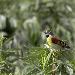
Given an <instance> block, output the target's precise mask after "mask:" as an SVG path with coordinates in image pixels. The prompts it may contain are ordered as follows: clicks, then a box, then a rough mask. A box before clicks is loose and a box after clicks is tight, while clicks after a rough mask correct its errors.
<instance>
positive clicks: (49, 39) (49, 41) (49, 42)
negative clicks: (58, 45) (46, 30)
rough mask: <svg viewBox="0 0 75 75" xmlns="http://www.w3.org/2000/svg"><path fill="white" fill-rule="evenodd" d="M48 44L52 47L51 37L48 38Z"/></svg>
mask: <svg viewBox="0 0 75 75" xmlns="http://www.w3.org/2000/svg"><path fill="white" fill-rule="evenodd" d="M47 43H48V45H49V46H51V45H52V40H51V37H50V36H49V37H48V38H47Z"/></svg>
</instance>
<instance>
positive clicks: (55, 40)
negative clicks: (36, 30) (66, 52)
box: [45, 31, 70, 49]
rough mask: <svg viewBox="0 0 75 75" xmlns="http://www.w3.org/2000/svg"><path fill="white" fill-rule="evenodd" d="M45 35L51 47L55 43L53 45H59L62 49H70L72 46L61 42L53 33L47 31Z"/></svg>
mask: <svg viewBox="0 0 75 75" xmlns="http://www.w3.org/2000/svg"><path fill="white" fill-rule="evenodd" d="M45 35H46V37H47V44H48V45H49V46H51V45H52V43H53V44H56V45H59V46H60V47H62V48H67V49H70V46H69V45H68V44H67V43H65V42H64V41H62V40H60V39H59V38H57V37H56V36H54V34H53V33H52V32H51V31H46V32H45Z"/></svg>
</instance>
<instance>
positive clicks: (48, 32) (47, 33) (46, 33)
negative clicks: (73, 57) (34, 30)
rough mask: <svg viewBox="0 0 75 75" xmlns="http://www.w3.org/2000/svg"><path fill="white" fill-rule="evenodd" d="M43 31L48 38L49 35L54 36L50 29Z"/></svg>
mask: <svg viewBox="0 0 75 75" xmlns="http://www.w3.org/2000/svg"><path fill="white" fill-rule="evenodd" d="M44 33H45V35H46V37H47V38H48V37H49V36H50V37H52V36H54V34H53V33H52V32H51V31H45V32H44Z"/></svg>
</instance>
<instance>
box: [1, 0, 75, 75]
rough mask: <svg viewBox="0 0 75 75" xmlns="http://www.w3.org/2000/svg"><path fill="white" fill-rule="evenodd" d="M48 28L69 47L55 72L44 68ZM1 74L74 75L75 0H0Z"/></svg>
mask: <svg viewBox="0 0 75 75" xmlns="http://www.w3.org/2000/svg"><path fill="white" fill-rule="evenodd" d="M47 29H48V30H50V31H52V32H53V33H54V34H55V35H56V36H58V37H60V38H61V39H62V40H64V41H65V42H67V43H68V44H69V45H70V46H71V48H72V49H70V51H64V52H62V51H61V52H59V54H58V53H57V55H60V57H59V59H58V61H57V65H58V66H59V68H57V69H56V74H52V73H51V67H50V66H48V65H50V64H51V63H52V61H50V60H49V62H48V63H47V64H46V65H45V66H44V68H43V65H44V63H46V62H45V61H44V59H42V58H44V57H47V55H48V51H47V49H46V48H44V44H45V43H46V38H45V34H44V31H46V30H47ZM57 55H56V56H57ZM60 59H61V61H60ZM63 62H64V64H63ZM44 70H45V71H44ZM0 75H75V0H0Z"/></svg>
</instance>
